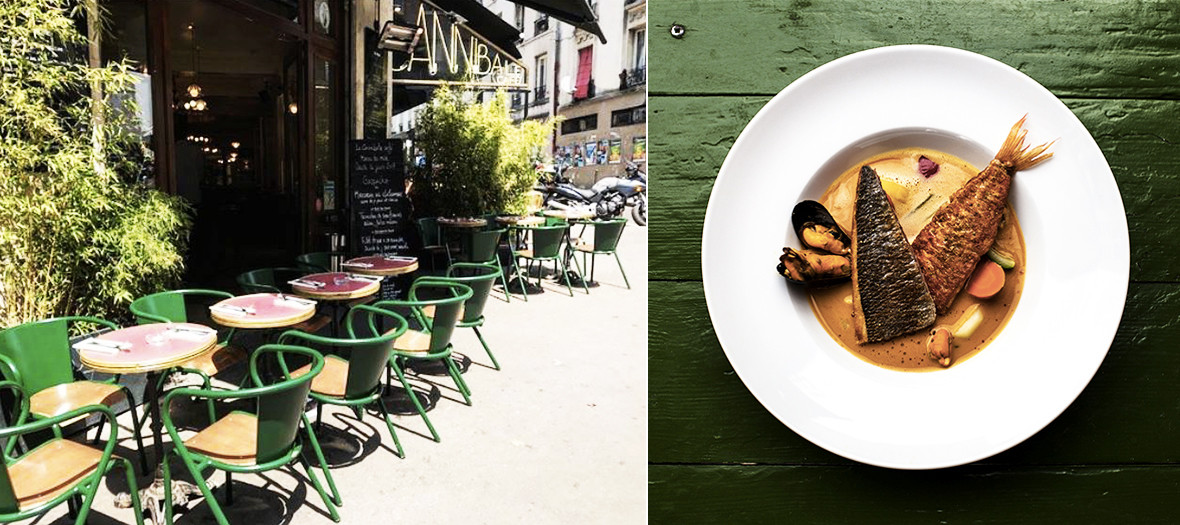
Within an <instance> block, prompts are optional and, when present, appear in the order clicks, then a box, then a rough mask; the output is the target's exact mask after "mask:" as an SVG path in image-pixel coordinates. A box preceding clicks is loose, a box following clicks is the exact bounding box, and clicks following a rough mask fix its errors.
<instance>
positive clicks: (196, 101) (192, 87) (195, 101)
mask: <svg viewBox="0 0 1180 525" xmlns="http://www.w3.org/2000/svg"><path fill="white" fill-rule="evenodd" d="M188 30H189V32H190V33H191V34H192V40H193V52H192V58H193V83H192V84H189V85H188V87H186V88H184V91H185V93H187V94H188V96H189V100H188V101H186V102H185V103H184V109H186V110H188V111H205V110H206V109H208V107H209V105H208V104H206V103H205V99H203V98H201V95H202V93H203V90H202V89H201V85H200V84H197V71H198V69H199V67H200V64H201V55H200V48H198V47H197V30H196V28H195V27H194V26H193V25H192V24H189V26H188Z"/></svg>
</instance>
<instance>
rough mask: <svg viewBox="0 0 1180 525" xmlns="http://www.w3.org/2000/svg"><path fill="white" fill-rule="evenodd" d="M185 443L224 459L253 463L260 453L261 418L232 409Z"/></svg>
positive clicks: (231, 461)
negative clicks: (259, 429)
mask: <svg viewBox="0 0 1180 525" xmlns="http://www.w3.org/2000/svg"><path fill="white" fill-rule="evenodd" d="M184 446H185V447H188V449H189V450H191V451H193V452H197V453H200V454H204V455H206V456H209V457H211V458H213V459H215V460H217V461H220V462H222V463H228V464H231V465H253V464H254V462H255V456H256V455H257V453H258V418H257V417H255V416H254V414H247V413H245V412H230V413H229V414H228V415H226V416H225V417H223V418H221V419H218V420H217V422H216V423H213V424H212V425H209V426H208V427H205V428H204V429H202V430H201V431H200V432H197V435H195V436H193V437H191V438H188V439H186V440H184Z"/></svg>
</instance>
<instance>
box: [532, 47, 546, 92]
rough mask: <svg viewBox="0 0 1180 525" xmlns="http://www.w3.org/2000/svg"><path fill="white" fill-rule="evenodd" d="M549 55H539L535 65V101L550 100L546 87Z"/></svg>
mask: <svg viewBox="0 0 1180 525" xmlns="http://www.w3.org/2000/svg"><path fill="white" fill-rule="evenodd" d="M548 58H549V55H537V58H536V61H535V62H534V67H533V101H534V102H535V103H538V104H539V103H541V102H545V101H548V100H549V93H548V90H547V89H545V86H546V85H547V83H546V82H545V80H546V79H547V78H548V67H547V62H548Z"/></svg>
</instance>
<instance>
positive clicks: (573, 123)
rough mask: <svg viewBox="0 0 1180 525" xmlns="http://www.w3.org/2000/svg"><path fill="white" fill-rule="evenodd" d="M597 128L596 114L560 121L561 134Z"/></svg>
mask: <svg viewBox="0 0 1180 525" xmlns="http://www.w3.org/2000/svg"><path fill="white" fill-rule="evenodd" d="M595 129H598V114H597V113H595V114H593V115H586V116H584V117H577V118H572V119H569V120H566V121H562V123H561V134H562V135H568V134H570V133H579V132H582V131H591V130H595Z"/></svg>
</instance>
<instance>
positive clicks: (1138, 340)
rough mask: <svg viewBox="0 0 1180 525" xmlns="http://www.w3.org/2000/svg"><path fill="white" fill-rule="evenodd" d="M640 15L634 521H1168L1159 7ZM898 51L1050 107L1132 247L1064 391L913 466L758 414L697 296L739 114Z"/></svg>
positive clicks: (1165, 201)
mask: <svg viewBox="0 0 1180 525" xmlns="http://www.w3.org/2000/svg"><path fill="white" fill-rule="evenodd" d="M648 16H649V19H648V20H649V26H650V46H651V53H650V58H651V60H650V66H649V68H650V71H649V80H650V84H649V88H650V100H649V103H648V106H649V123H648V125H649V128H650V130H649V134H648V135H649V145H650V159H649V164H650V171H651V173H652V183H651V184H652V190H651V216H652V221H651V226H650V258H649V266H648V272H649V277H650V292H649V293H650V304H652V305H653V306H654V305H659V307H658V308H657V307H652V308H650V313H649V315H650V319H651V320H650V326H649V362H648V369H649V385H648V391H649V448H648V450H649V452H648V454H649V461H650V469H649V506H650V509H651V511H650V516H651V521H652V522H653V523H681V522H692V523H700V522H710V521H720V522H722V523H730V522H744V521H755V522H758V521H773V522H776V523H808V522H812V523H880V522H889V523H896V522H916V523H925V522H931V523H946V522H949V523H957V522H982V523H1030V522H1037V521H1044V520H1046V519H1050V520H1052V521H1067V522H1073V521H1083V522H1124V523H1139V522H1161V523H1178V522H1180V503H1178V502H1180V490H1178V489H1180V262H1177V261H1178V260H1180V242H1178V241H1177V239H1180V220H1178V219H1180V2H1178V1H1158V2H1116V1H1106V0H1103V1H1096V0H1086V1H1070V2H1049V1H1035V2H1000V1H964V0H959V1H950V2H932V1H918V0H893V1H881V0H870V1H867V2H866V1H843V0H842V1H826V2H825V1H819V0H813V1H810V2H809V1H793V2H786V1H783V2H776V1H756V0H731V1H724V0H707V1H704V0H697V1H683V2H681V1H670V0H665V1H652V2H649V11H648ZM673 23H679V24H683V25H684V26H685V27H686V28H687V32H686V34H685V35H684V38H682V39H674V38H672V37H671V36H670V35H669V33H668V28H669V27H670V26H671V25H672V24H673ZM903 43H929V44H939V45H949V46H954V47H960V48H964V49H967V50H970V51H974V52H977V53H981V54H984V55H987V56H990V57H992V58H995V59H997V60H1000V61H1002V62H1005V63H1007V64H1009V65H1011V66H1013V67H1016V68H1017V69H1019V70H1021V71H1023V72H1025V73H1026V74H1028V75H1029V76H1031V77H1032V78H1034V79H1036V80H1037V81H1039V82H1040V83H1041V84H1043V85H1045V86H1046V87H1047V88H1049V89H1050V90H1051V91H1053V92H1054V94H1056V95H1057V96H1058V97H1060V98H1062V100H1063V101H1064V102H1065V103H1066V105H1067V106H1068V107H1069V108H1070V109H1071V110H1072V111H1073V112H1074V113H1075V114H1076V115H1077V116H1078V118H1079V119H1080V120H1081V121H1082V123H1083V124H1085V126H1086V127H1087V129H1089V131H1090V132H1091V134H1092V135H1093V136H1094V138H1095V140H1096V141H1097V142H1098V145H1099V146H1100V147H1101V149H1102V151H1103V153H1104V154H1105V155H1106V158H1107V161H1108V162H1109V164H1110V166H1111V170H1112V171H1113V173H1114V176H1115V179H1116V181H1117V182H1118V185H1119V190H1120V193H1121V195H1122V199H1123V204H1124V206H1125V208H1126V211H1127V222H1128V228H1129V232H1130V239H1131V259H1132V260H1131V276H1130V279H1131V284H1130V287H1129V290H1128V296H1127V304H1126V308H1125V311H1124V315H1123V319H1122V323H1121V324H1120V327H1119V330H1118V333H1117V335H1116V337H1115V340H1114V343H1113V344H1112V345H1111V349H1110V352H1109V354H1108V355H1107V358H1106V360H1105V361H1104V362H1103V364H1102V366H1101V368H1100V369H1099V371H1098V373H1097V374H1096V375H1095V377H1094V379H1093V380H1092V381H1091V383H1090V385H1089V386H1088V387H1087V388H1086V389H1085V391H1083V392H1082V394H1081V396H1079V398H1078V399H1077V400H1076V401H1075V402H1074V403H1073V404H1072V405H1071V406H1070V407H1069V408H1068V409H1067V410H1066V411H1065V412H1064V413H1063V414H1062V415H1061V416H1060V417H1059V418H1057V419H1056V420H1055V421H1054V422H1052V423H1051V424H1049V425H1048V426H1047V427H1046V428H1045V429H1044V430H1042V431H1041V432H1039V433H1037V434H1036V435H1034V436H1033V437H1032V438H1030V439H1028V440H1027V441H1025V442H1024V443H1022V444H1020V445H1017V446H1016V447H1014V448H1012V449H1011V450H1009V451H1007V452H1004V453H1002V454H999V455H997V456H995V457H992V458H988V459H986V460H984V461H981V462H978V463H976V464H973V465H969V466H965V467H959V468H954V469H948V470H943V471H937V472H925V473H915V472H901V471H891V470H887V469H880V468H876V467H870V466H865V465H860V464H856V463H854V462H851V461H849V460H846V459H843V458H841V457H839V456H836V455H834V454H831V453H829V452H826V451H824V450H823V449H820V448H819V447H817V446H815V445H812V444H811V443H809V442H808V441H806V440H804V439H803V438H801V437H799V436H798V435H796V434H794V433H793V432H792V431H791V430H790V429H788V428H786V427H785V426H784V425H782V424H781V423H780V422H779V421H778V420H776V419H775V418H774V417H773V416H771V415H770V414H769V413H768V412H767V411H766V410H765V409H764V408H763V407H762V406H761V405H760V404H759V403H758V401H757V400H756V399H754V398H753V396H751V395H750V393H749V391H748V390H746V388H745V386H744V385H743V384H742V382H741V380H740V379H739V378H738V377H737V376H736V375H735V373H734V372H733V369H732V368H731V367H730V365H729V362H728V361H727V360H726V358H725V355H724V353H723V352H722V350H721V348H720V345H719V344H718V343H717V340H716V336H715V334H714V333H713V330H712V326H711V324H710V321H709V316H708V312H707V310H706V308H705V303H704V295H703V292H702V288H701V283H700V279H701V273H700V233H701V226H702V223H703V220H704V212H705V207H706V204H707V202H708V199H709V193H710V191H711V190H712V184H713V180H714V179H715V177H716V174H717V170H718V169H719V168H720V166H721V163H722V162H723V161H724V160H725V156H726V154H727V153H728V151H729V148H730V147H731V146H732V145H733V142H734V140H735V139H736V138H737V136H738V135H739V134H740V133H741V131H742V129H743V128H744V127H745V125H746V124H747V123H748V121H749V120H750V118H751V117H753V115H754V114H755V113H756V112H757V111H758V110H759V109H760V108H761V107H762V105H763V104H765V103H766V101H767V100H769V98H770V97H771V96H773V95H774V94H775V93H777V92H778V91H779V90H781V89H782V88H783V87H785V86H786V85H787V84H789V83H790V82H791V81H793V80H795V79H797V78H798V77H799V76H801V75H803V74H804V73H806V72H807V71H810V70H811V69H813V68H814V67H816V66H819V65H821V64H823V63H826V62H828V61H830V60H833V59H836V58H839V57H841V56H844V55H847V54H850V53H853V52H856V51H861V50H863V49H868V48H872V47H878V46H882V45H892V44H903ZM980 81H981V82H985V81H986V79H981V80H980ZM784 213H787V210H784ZM1093 249H1095V250H1100V249H1102V239H1094V247H1093ZM1077 261H1078V264H1085V253H1079V254H1078V259H1077ZM786 337H788V336H787V335H784V338H786ZM1044 366H1046V367H1047V368H1050V367H1051V366H1052V364H1051V363H1044Z"/></svg>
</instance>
